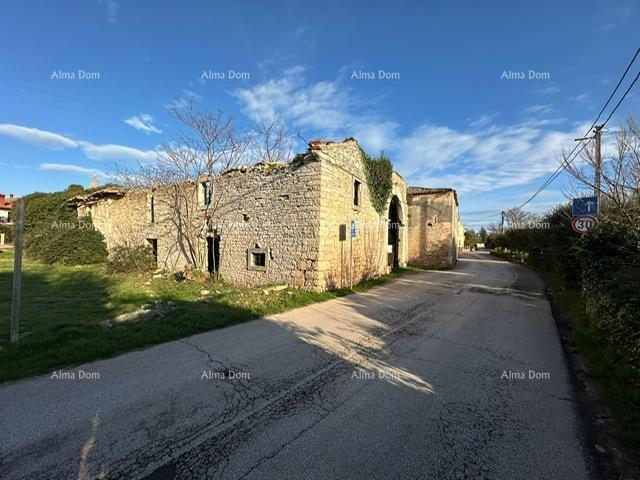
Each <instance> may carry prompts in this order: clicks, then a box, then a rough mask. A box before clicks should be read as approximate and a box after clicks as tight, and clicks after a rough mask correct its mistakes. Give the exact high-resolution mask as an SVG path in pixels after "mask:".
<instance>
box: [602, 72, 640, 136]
mask: <svg viewBox="0 0 640 480" xmlns="http://www.w3.org/2000/svg"><path fill="white" fill-rule="evenodd" d="M638 77H640V72H638V74H637V75H636V78H634V79H633V82H631V85H629V88H627V91H626V92H624V95H623V96H622V98H621V99H620V101H619V102H618V103H617V104H616V106H615V107H614V108H613V110H611V113H610V114H609V116H608V117H607V119H606V120H605V121H604V123H603V124H602V126H603V127H604V126H605V125H606V124H607V122H608V121H609V120H610V119H611V117H612V116H613V114H614V113H616V110H617V109H618V107H619V106H620V104H621V103H622V101H623V100H624V99H625V97H626V96H627V94H628V93H629V90H631V89H632V88H633V86H634V85H635V83H636V82H637V81H638Z"/></svg>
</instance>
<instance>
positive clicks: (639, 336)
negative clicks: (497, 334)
mask: <svg viewBox="0 0 640 480" xmlns="http://www.w3.org/2000/svg"><path fill="white" fill-rule="evenodd" d="M591 155H592V154H591V153H587V156H586V158H585V159H583V160H584V162H583V163H584V164H586V165H589V162H590V159H591V158H592V157H591ZM639 158H640V129H639V128H638V126H637V124H636V123H635V121H634V120H633V119H631V118H629V119H628V121H627V124H626V125H624V126H623V127H621V129H620V131H619V133H618V138H617V152H616V154H615V155H613V156H612V157H610V158H608V159H607V160H606V161H604V162H603V177H602V178H603V181H602V188H601V189H600V190H599V191H600V195H601V200H600V203H601V205H600V214H599V215H598V218H599V220H600V221H599V223H598V224H597V226H596V227H595V228H594V229H593V230H592V231H590V232H589V233H587V234H584V235H580V234H578V233H576V232H574V231H573V230H572V227H571V221H572V212H571V206H570V205H569V204H567V205H560V206H558V207H556V208H555V209H554V210H553V211H551V212H549V213H547V214H546V215H544V216H542V217H536V216H534V215H531V214H528V213H526V212H523V211H522V210H520V209H517V208H514V209H512V210H510V211H508V212H506V214H505V218H506V225H505V230H504V232H503V233H498V232H499V230H500V229H499V227H497V226H495V225H494V226H492V227H491V228H490V230H493V233H491V234H490V235H489V238H488V240H487V243H488V246H489V247H491V248H492V249H493V250H492V253H493V254H494V255H496V256H499V257H501V258H504V259H507V260H511V261H517V262H521V263H524V264H526V265H528V266H530V267H531V268H533V269H535V270H536V271H537V272H538V273H539V274H540V275H541V276H542V277H543V279H544V280H545V281H546V282H547V285H548V287H549V290H550V293H551V295H552V296H553V298H554V299H555V301H556V302H557V304H558V305H559V306H560V307H561V309H562V310H563V311H564V312H565V313H566V314H567V316H568V318H569V321H570V327H571V335H570V343H571V346H572V348H574V349H575V350H577V351H578V352H579V353H580V354H582V355H583V356H584V358H585V359H586V360H587V363H588V366H589V370H590V374H591V375H592V376H593V377H594V378H595V379H596V380H597V383H598V384H599V385H600V389H601V392H602V394H603V396H604V400H605V401H606V402H607V403H608V405H609V406H610V407H611V409H612V410H613V412H614V414H615V415H616V417H617V419H618V422H617V423H618V431H619V436H620V439H619V440H621V442H622V443H623V444H624V445H626V446H627V447H630V450H631V451H632V453H633V455H634V456H635V457H636V458H638V459H640V194H639V193H638V189H637V185H638V181H639V180H640V162H638V159H639ZM572 168H573V167H572ZM570 174H571V175H572V177H573V179H574V181H575V187H576V188H575V190H576V194H574V195H573V196H576V197H577V196H585V195H584V193H586V192H589V189H591V192H592V191H593V188H594V186H593V185H592V184H591V183H588V182H587V180H585V179H587V178H589V176H588V175H587V173H585V172H584V171H581V172H573V171H570ZM634 185H635V187H633V186H634ZM580 186H582V189H583V190H582V192H584V193H583V194H582V195H580V193H579V192H580V190H579V188H580ZM585 189H586V192H585ZM523 226H524V227H523Z"/></svg>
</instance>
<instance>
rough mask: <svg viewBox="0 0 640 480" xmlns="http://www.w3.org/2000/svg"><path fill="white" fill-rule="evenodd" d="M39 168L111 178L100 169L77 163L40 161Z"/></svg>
mask: <svg viewBox="0 0 640 480" xmlns="http://www.w3.org/2000/svg"><path fill="white" fill-rule="evenodd" d="M39 168H40V170H54V171H57V172H67V173H81V174H86V175H96V176H98V177H102V178H112V175H109V174H108V173H105V172H103V171H102V170H96V169H95V168H86V167H81V166H79V165H71V164H68V163H41V164H40V166H39Z"/></svg>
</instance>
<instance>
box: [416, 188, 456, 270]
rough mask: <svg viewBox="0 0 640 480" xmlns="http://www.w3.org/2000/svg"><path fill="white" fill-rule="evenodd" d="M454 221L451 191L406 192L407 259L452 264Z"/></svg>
mask: <svg viewBox="0 0 640 480" xmlns="http://www.w3.org/2000/svg"><path fill="white" fill-rule="evenodd" d="M457 223H458V207H457V205H456V201H455V195H454V192H453V191H450V192H443V193H430V194H417V195H410V199H409V251H408V262H409V263H412V264H417V265H448V266H451V265H454V264H455V262H456V261H457V259H458V256H457V251H458V248H457V237H458V233H457V231H458V225H457Z"/></svg>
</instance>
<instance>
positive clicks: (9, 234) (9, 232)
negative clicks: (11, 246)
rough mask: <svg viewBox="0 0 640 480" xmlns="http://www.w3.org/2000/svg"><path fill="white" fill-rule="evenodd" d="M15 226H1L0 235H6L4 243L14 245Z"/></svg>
mask: <svg viewBox="0 0 640 480" xmlns="http://www.w3.org/2000/svg"><path fill="white" fill-rule="evenodd" d="M14 228H15V226H14V225H0V233H4V241H5V242H7V243H13V236H14V231H15V230H14Z"/></svg>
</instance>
